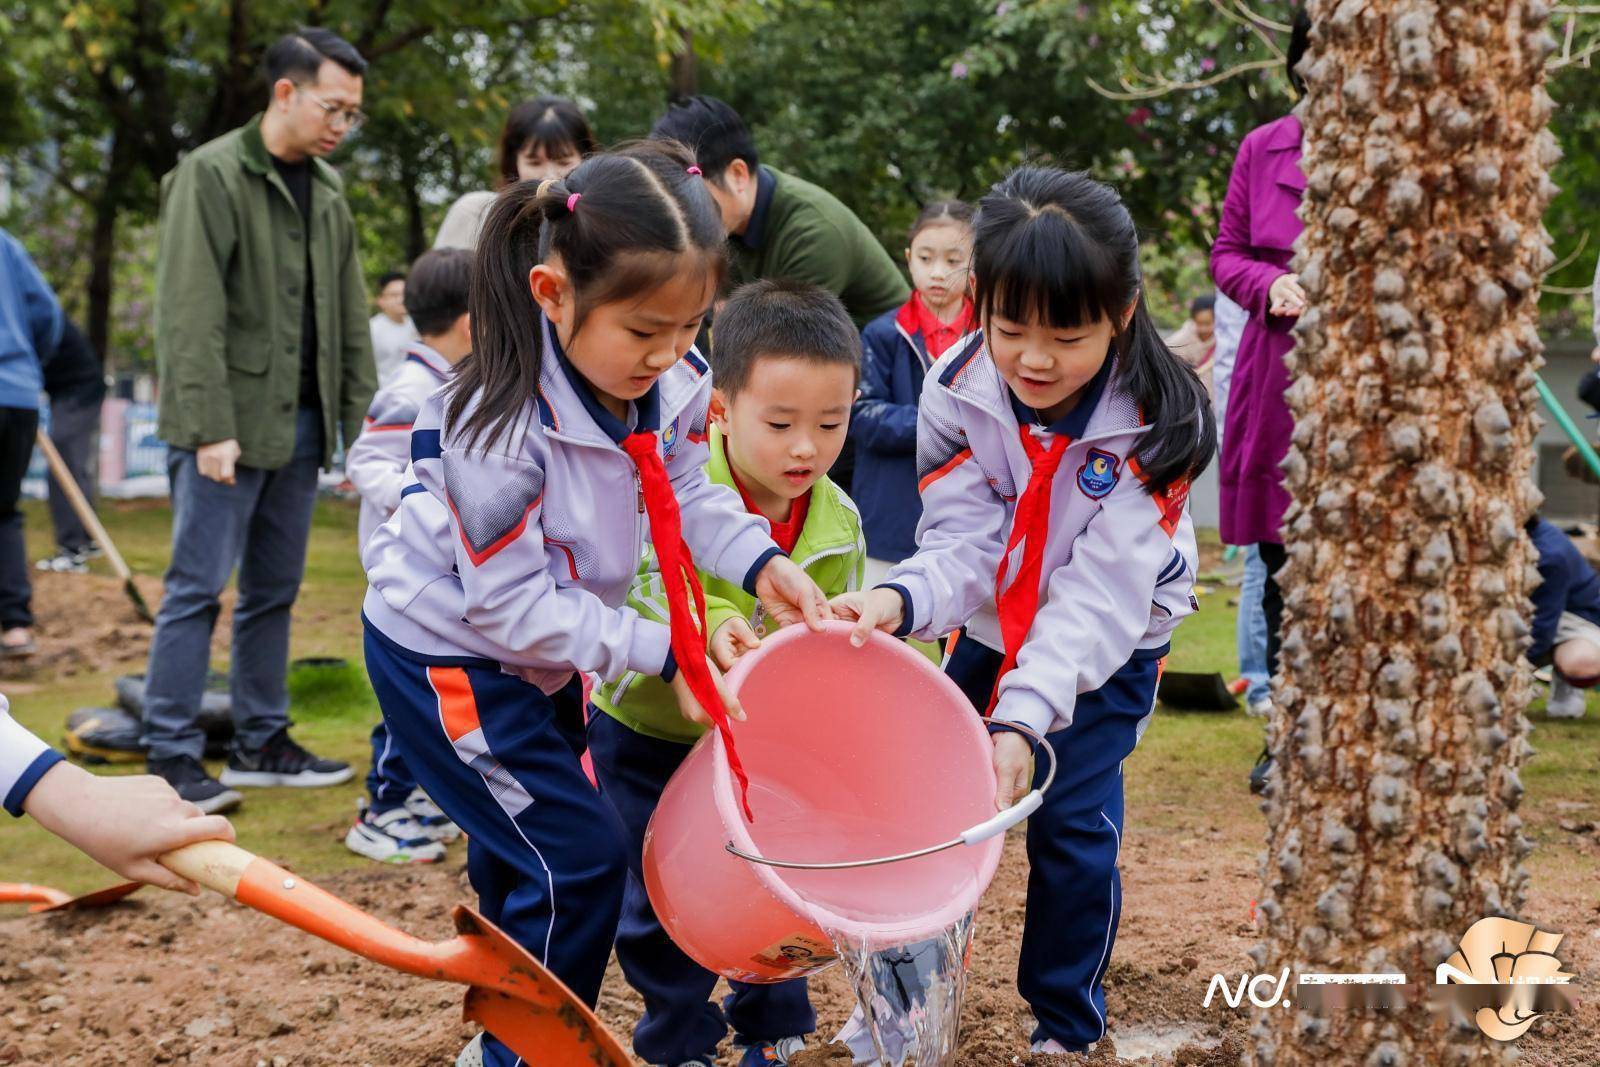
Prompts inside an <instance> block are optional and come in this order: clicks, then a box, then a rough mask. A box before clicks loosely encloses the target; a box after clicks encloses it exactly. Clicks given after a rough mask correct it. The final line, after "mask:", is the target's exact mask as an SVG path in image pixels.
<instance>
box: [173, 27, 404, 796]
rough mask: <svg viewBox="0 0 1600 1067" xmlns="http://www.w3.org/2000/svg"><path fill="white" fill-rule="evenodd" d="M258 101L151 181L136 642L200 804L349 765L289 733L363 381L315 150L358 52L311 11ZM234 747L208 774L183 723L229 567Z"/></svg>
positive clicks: (178, 763) (196, 690)
mask: <svg viewBox="0 0 1600 1067" xmlns="http://www.w3.org/2000/svg"><path fill="white" fill-rule="evenodd" d="M266 66H267V76H268V81H269V82H270V83H271V84H272V97H271V101H270V103H269V105H268V108H267V110H266V112H265V113H263V114H262V115H260V116H258V117H257V118H255V119H252V120H251V121H250V122H249V123H247V124H246V125H244V126H243V127H241V128H239V129H237V130H234V131H233V132H232V133H228V134H224V135H223V136H221V137H219V138H217V139H216V140H214V141H211V142H210V143H208V144H205V145H202V146H201V147H199V148H197V149H195V151H194V152H192V153H190V154H189V156H188V157H186V158H185V159H184V160H183V162H182V163H180V164H179V165H178V167H177V169H176V170H174V171H173V172H172V173H170V174H168V175H167V176H166V178H164V179H163V180H162V183H161V232H160V250H159V252H158V255H157V260H156V360H157V365H158V368H159V371H160V379H161V390H160V421H159V428H158V433H159V434H160V436H161V438H162V439H163V440H165V441H166V442H167V444H168V445H169V446H170V451H169V455H168V461H167V463H168V474H169V476H170V478H171V482H172V509H173V521H172V562H171V564H170V566H169V568H168V571H167V575H166V589H165V592H164V595H163V597H162V601H161V610H160V612H159V613H158V615H157V618H156V631H155V637H154V639H153V640H152V642H151V646H150V666H149V673H148V675H147V680H146V686H145V696H144V743H145V746H146V749H147V760H148V766H149V769H150V771H151V773H153V774H157V775H160V776H161V777H163V778H165V779H166V780H167V781H168V782H170V783H171V784H172V785H173V787H174V788H176V789H177V790H178V793H179V794H180V795H181V796H182V797H183V798H184V799H186V800H189V801H191V802H193V803H195V804H197V805H198V806H199V807H200V808H201V809H202V810H204V811H207V812H215V811H225V810H227V809H229V808H232V807H235V806H237V805H238V804H239V802H240V799H241V798H240V795H239V794H238V793H237V792H236V791H235V790H234V788H232V787H234V786H276V785H291V786H320V785H332V784H337V783H338V782H342V781H345V780H347V779H348V778H350V776H351V770H350V767H349V766H348V765H347V764H343V763H336V762H334V761H331V760H322V759H318V758H317V757H315V756H313V755H312V754H311V753H309V752H307V751H306V750H305V749H303V748H301V747H300V746H299V745H298V744H296V743H295V742H294V741H293V740H291V739H290V737H289V733H288V727H289V715H288V711H289V708H288V695H287V692H286V687H285V677H286V675H287V673H288V656H289V620H290V609H291V608H292V606H293V604H294V601H295V597H296V596H297V595H298V593H299V588H300V578H301V575H302V573H303V571H304V569H305V556H306V544H307V541H308V540H309V537H310V532H311V512H312V508H313V506H314V504H315V502H316V491H317V472H318V470H319V469H320V468H322V467H325V466H327V465H328V462H329V460H330V458H331V457H332V455H333V452H334V449H335V447H336V446H337V445H338V443H339V436H338V435H339V434H340V433H342V434H343V435H344V440H345V442H347V443H348V442H350V441H353V440H354V439H355V437H356V435H357V434H358V433H359V432H360V429H361V420H362V417H363V415H364V414H365V412H366V408H367V404H368V402H369V401H370V400H371V398H372V392H373V389H374V388H375V386H376V377H377V376H376V372H375V371H374V369H373V364H372V351H371V341H370V337H369V334H368V331H367V321H366V307H367V298H366V293H365V289H364V286H363V284H362V278H361V266H360V260H359V257H358V255H357V248H356V233H355V224H354V221H353V220H352V218H351V215H350V209H349V206H348V205H346V203H345V201H344V195H343V186H342V185H341V183H340V181H339V177H338V175H337V174H335V173H334V171H333V169H332V168H331V167H329V166H328V165H327V164H326V163H324V162H323V161H322V159H321V158H320V157H323V156H326V155H328V154H329V153H330V152H332V151H333V150H334V149H335V148H337V147H338V146H339V142H340V141H341V140H343V138H344V136H345V135H346V134H347V133H349V132H350V131H351V130H353V129H354V128H355V127H356V126H358V125H359V124H360V122H361V120H362V115H361V111H360V105H361V93H362V74H363V72H364V71H365V69H366V61H365V60H363V59H362V58H361V55H360V54H359V53H358V52H357V51H356V50H355V49H354V48H353V47H352V46H351V45H350V44H349V43H348V42H346V41H344V40H342V39H341V38H339V37H338V36H337V35H336V34H334V33H332V32H331V31H328V30H322V29H302V30H300V31H298V32H297V33H293V34H290V35H288V36H286V37H284V38H283V39H281V40H280V41H278V43H277V44H275V45H273V46H272V48H271V49H269V50H268V52H267V57H266ZM235 564H237V565H238V568H239V600H238V604H237V606H236V607H235V609H234V616H233V655H232V668H231V677H230V692H231V696H232V709H233V711H232V713H233V719H234V748H233V752H232V754H231V755H230V757H229V759H228V765H227V768H226V769H225V770H224V772H223V774H222V780H221V782H218V781H216V780H214V779H213V778H211V776H210V775H209V774H208V773H207V772H206V770H205V768H204V767H203V766H202V764H201V763H200V756H201V754H202V752H203V751H204V746H205V735H204V732H203V731H202V730H201V728H200V726H199V724H198V716H199V708H200V699H201V696H202V693H203V691H204V688H205V677H206V671H207V668H208V666H209V651H210V645H211V631H212V627H213V626H214V625H215V623H216V618H217V612H218V597H219V596H220V594H221V593H222V590H223V588H224V587H225V586H226V585H227V582H228V577H229V575H230V573H231V572H232V570H233V568H234V565H235Z"/></svg>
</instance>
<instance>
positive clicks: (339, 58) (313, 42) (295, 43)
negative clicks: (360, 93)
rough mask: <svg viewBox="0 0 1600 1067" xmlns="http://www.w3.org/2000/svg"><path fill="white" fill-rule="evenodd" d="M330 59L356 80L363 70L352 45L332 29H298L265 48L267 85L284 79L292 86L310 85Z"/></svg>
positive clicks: (362, 65) (317, 27)
mask: <svg viewBox="0 0 1600 1067" xmlns="http://www.w3.org/2000/svg"><path fill="white" fill-rule="evenodd" d="M330 59H331V60H333V61H334V62H335V63H337V64H339V66H341V67H343V68H344V69H345V70H347V71H349V72H350V73H351V74H353V75H355V76H356V77H358V78H359V77H361V76H362V75H363V74H365V73H366V71H367V61H366V60H365V59H363V58H362V57H361V53H360V52H357V51H356V46H355V45H353V44H351V43H350V42H349V41H347V40H345V39H344V38H343V37H340V36H339V35H338V34H337V33H334V32H333V31H332V30H325V29H322V28H321V27H319V26H301V27H300V28H299V29H298V30H295V31H294V32H293V33H287V34H284V35H283V36H282V37H280V38H278V39H277V41H276V42H274V43H273V45H272V47H271V48H269V49H267V55H266V60H265V63H266V68H267V84H268V85H269V86H272V85H276V84H278V79H279V78H288V79H289V80H290V81H292V82H294V83H295V84H296V85H314V84H316V81H317V71H319V70H321V69H322V64H323V63H325V62H327V61H328V60H330Z"/></svg>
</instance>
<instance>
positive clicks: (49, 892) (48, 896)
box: [0, 882, 72, 911]
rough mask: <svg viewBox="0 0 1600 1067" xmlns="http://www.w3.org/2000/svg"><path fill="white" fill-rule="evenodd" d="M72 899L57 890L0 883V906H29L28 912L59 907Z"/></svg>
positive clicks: (22, 884) (38, 886)
mask: <svg viewBox="0 0 1600 1067" xmlns="http://www.w3.org/2000/svg"><path fill="white" fill-rule="evenodd" d="M71 899H72V898H71V897H69V896H67V894H65V893H63V892H62V891H61V890H59V889H53V888H51V887H50V886H47V885H32V884H30V883H28V882H0V904H31V905H33V906H32V907H31V908H29V909H28V910H29V911H44V910H45V909H46V908H54V907H60V906H61V905H62V904H65V903H67V902H68V901H70V900H71Z"/></svg>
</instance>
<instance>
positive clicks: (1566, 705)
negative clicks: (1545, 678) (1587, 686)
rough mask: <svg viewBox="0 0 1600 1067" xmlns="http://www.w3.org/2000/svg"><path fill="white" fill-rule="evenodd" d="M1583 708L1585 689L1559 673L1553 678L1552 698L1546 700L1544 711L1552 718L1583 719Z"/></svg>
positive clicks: (1551, 684)
mask: <svg viewBox="0 0 1600 1067" xmlns="http://www.w3.org/2000/svg"><path fill="white" fill-rule="evenodd" d="M1583 710H1584V698H1583V690H1582V689H1579V688H1577V687H1576V686H1574V685H1571V684H1569V683H1568V682H1567V680H1566V679H1565V678H1563V677H1561V675H1559V674H1557V675H1555V676H1554V677H1553V678H1551V680H1550V699H1548V700H1546V701H1545V705H1544V713H1545V714H1546V715H1548V716H1549V717H1550V718H1552V719H1581V718H1583Z"/></svg>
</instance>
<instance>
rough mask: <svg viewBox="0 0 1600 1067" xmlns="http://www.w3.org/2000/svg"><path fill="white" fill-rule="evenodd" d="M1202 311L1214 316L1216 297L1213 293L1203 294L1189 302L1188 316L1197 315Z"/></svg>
mask: <svg viewBox="0 0 1600 1067" xmlns="http://www.w3.org/2000/svg"><path fill="white" fill-rule="evenodd" d="M1202 311H1209V312H1211V313H1212V314H1213V315H1214V314H1216V311H1217V295H1216V294H1215V293H1205V294H1203V295H1201V296H1197V297H1195V298H1194V299H1193V300H1191V301H1189V314H1190V315H1198V314H1200V312H1202Z"/></svg>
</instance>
